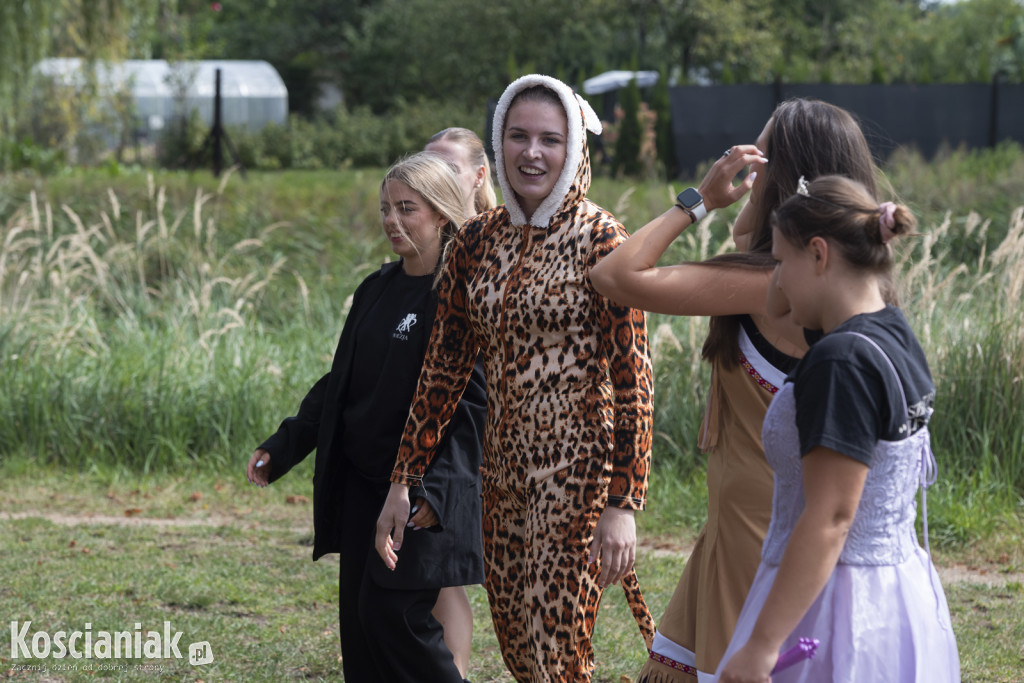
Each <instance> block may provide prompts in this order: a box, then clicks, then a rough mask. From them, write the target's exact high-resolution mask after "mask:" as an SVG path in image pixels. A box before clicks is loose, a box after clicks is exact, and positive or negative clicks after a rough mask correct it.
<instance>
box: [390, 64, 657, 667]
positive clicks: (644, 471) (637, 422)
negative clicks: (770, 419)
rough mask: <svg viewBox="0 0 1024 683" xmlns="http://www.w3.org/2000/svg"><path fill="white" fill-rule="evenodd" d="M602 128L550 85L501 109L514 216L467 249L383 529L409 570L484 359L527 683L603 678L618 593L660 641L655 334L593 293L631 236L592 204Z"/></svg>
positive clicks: (472, 239) (501, 578)
mask: <svg viewBox="0 0 1024 683" xmlns="http://www.w3.org/2000/svg"><path fill="white" fill-rule="evenodd" d="M588 129H589V130H591V131H593V132H595V133H599V132H600V130H601V129H600V122H599V121H598V119H597V116H596V115H595V114H594V112H593V110H592V109H591V108H590V107H589V105H587V104H586V103H585V101H583V100H582V99H581V98H579V97H578V96H577V95H576V94H575V93H573V91H572V90H571V89H570V88H569V87H568V86H566V85H565V84H563V83H561V82H560V81H558V80H556V79H553V78H550V77H548V76H540V75H531V76H524V77H522V78H520V79H518V80H516V81H515V82H513V83H512V84H511V85H509V87H508V88H507V89H506V90H505V93H504V94H503V95H502V97H501V99H500V100H499V102H498V106H497V108H496V110H495V115H494V129H493V130H494V134H493V135H494V138H493V142H494V149H495V154H496V162H495V166H496V168H497V173H498V180H499V183H500V185H501V189H502V195H503V196H504V198H505V204H504V205H503V206H499V207H497V208H495V209H493V210H491V211H489V212H486V213H483V214H481V215H478V216H477V217H475V218H474V219H471V220H470V221H468V222H467V223H466V225H465V226H464V227H463V230H462V231H461V233H460V234H459V235H458V237H456V240H455V244H454V245H453V247H452V252H451V256H450V258H449V260H448V261H447V268H446V271H445V273H444V276H443V280H442V282H441V285H440V294H439V296H440V304H439V307H438V313H437V318H436V322H435V325H434V329H433V334H432V336H431V342H430V350H429V351H428V353H427V357H426V359H425V361H424V366H423V372H422V374H421V375H420V381H419V386H418V388H417V390H416V396H415V398H414V400H413V403H412V408H411V411H410V416H409V421H408V423H407V424H406V430H405V435H404V437H403V439H402V445H401V447H400V449H399V453H398V460H397V462H396V465H395V469H394V472H393V473H392V476H391V481H392V482H393V483H392V486H391V492H390V493H389V496H388V500H387V502H386V503H385V506H384V509H383V511H382V512H381V517H380V521H379V522H378V525H377V551H378V552H379V553H380V554H381V556H382V557H383V558H384V560H385V562H386V563H388V564H389V566H395V563H396V562H398V559H399V557H400V552H399V550H400V547H401V542H402V536H403V529H404V527H405V524H406V520H407V519H408V515H409V499H408V490H409V487H410V486H411V485H415V483H416V482H417V481H419V479H420V477H422V476H423V473H424V472H425V471H426V468H427V466H428V465H429V464H430V463H431V461H432V460H433V459H434V458H435V456H438V457H440V454H439V453H436V452H435V446H436V444H437V443H438V441H439V439H440V438H441V435H442V434H443V432H444V430H445V428H446V426H447V423H448V420H449V418H450V416H451V414H452V409H453V408H454V407H455V405H456V404H457V402H458V399H459V396H460V395H461V393H462V390H463V387H464V386H465V382H466V378H467V377H468V375H469V371H470V369H471V367H472V363H473V359H474V358H476V357H477V354H478V352H479V353H481V354H482V357H483V359H484V365H485V374H486V377H487V387H488V388H487V426H486V429H485V434H484V456H483V457H484V462H483V467H482V474H483V509H484V520H483V529H484V560H485V584H486V587H487V594H488V597H489V600H490V604H491V616H492V620H493V623H494V627H495V631H496V632H497V636H498V641H499V643H500V645H501V650H502V656H503V657H504V660H505V664H506V666H507V667H508V669H509V671H511V672H512V674H513V675H514V676H515V678H516V679H517V680H518V681H573V682H577V681H589V680H590V679H591V676H592V674H593V670H594V654H593V648H592V645H591V637H592V635H593V630H594V621H595V618H596V616H597V607H598V604H599V602H600V599H601V594H602V591H603V589H604V588H605V587H607V586H609V585H612V584H614V583H618V582H620V581H621V582H622V583H623V585H624V587H625V589H626V593H627V598H628V600H629V602H630V605H631V607H632V609H633V612H634V615H635V616H636V617H637V621H638V623H640V625H641V631H642V632H643V633H644V636H645V638H646V639H647V640H648V644H649V643H650V638H651V637H653V624H652V620H651V617H650V614H649V612H648V611H647V608H646V606H644V604H643V598H642V596H641V595H640V591H639V586H638V584H637V582H636V575H635V573H634V572H633V561H634V557H635V545H636V527H635V523H634V519H633V512H634V511H635V510H640V509H643V507H644V504H645V498H646V490H647V476H648V470H649V467H650V449H651V432H652V387H653V378H652V370H651V362H650V356H649V353H648V347H647V329H646V323H645V320H644V314H643V313H642V312H641V311H639V310H636V309H632V308H627V307H623V306H618V305H615V304H613V303H611V302H610V301H609V300H608V299H606V298H605V297H603V296H601V295H600V294H598V293H597V292H596V291H595V290H594V289H593V287H592V286H591V284H590V280H589V272H590V269H591V268H592V267H593V266H594V265H595V264H596V263H597V262H598V261H600V260H601V259H602V258H603V257H604V256H605V255H607V254H608V253H609V252H610V251H611V250H612V249H613V248H614V247H615V246H616V245H618V244H619V243H621V242H622V241H623V240H624V239H626V237H627V233H626V231H625V229H624V228H623V227H622V225H621V224H620V223H619V222H618V221H616V220H615V218H614V217H613V216H612V215H611V214H609V213H608V212H607V211H605V210H603V209H601V208H600V207H598V206H597V205H595V204H594V203H592V202H591V201H589V200H588V199H587V198H586V192H587V190H588V189H589V187H590V160H589V155H588V152H587V142H586V131H587V130H588ZM392 534H393V536H392ZM439 560H443V558H439Z"/></svg>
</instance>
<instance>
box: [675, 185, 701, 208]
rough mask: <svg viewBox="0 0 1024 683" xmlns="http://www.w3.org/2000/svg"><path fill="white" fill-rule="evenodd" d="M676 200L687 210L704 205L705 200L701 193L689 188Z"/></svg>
mask: <svg viewBox="0 0 1024 683" xmlns="http://www.w3.org/2000/svg"><path fill="white" fill-rule="evenodd" d="M676 199H677V200H678V201H679V203H680V204H682V205H683V206H685V207H686V208H687V209H692V208H693V207H695V206H697V205H699V204H702V203H704V198H703V197H701V196H700V192H697V190H695V189H693V188H692V187H688V188H686V189H685V190H683V191H682V192H680V193H679V196H678V197H676Z"/></svg>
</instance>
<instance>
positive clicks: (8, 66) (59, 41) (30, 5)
mask: <svg viewBox="0 0 1024 683" xmlns="http://www.w3.org/2000/svg"><path fill="white" fill-rule="evenodd" d="M158 2H160V0H16V1H13V2H12V1H6V2H0V141H10V140H11V138H12V137H14V135H15V131H16V130H17V128H18V121H17V118H18V114H19V113H20V114H22V115H23V116H26V117H28V118H30V117H31V111H29V110H28V107H22V106H19V105H22V104H27V103H28V102H29V100H30V92H31V90H30V86H31V83H32V80H33V73H32V68H33V66H34V65H35V64H36V63H37V62H38V61H39V60H40V59H42V58H43V57H47V56H75V57H82V56H84V57H85V58H86V59H87V60H89V61H94V60H97V59H119V58H122V57H124V56H127V55H129V53H130V51H131V49H132V41H133V40H135V39H138V40H139V41H140V42H141V43H145V38H147V37H148V36H149V35H150V31H151V27H152V21H153V18H154V16H155V14H154V13H155V9H156V7H157V4H158ZM84 104H85V105H86V106H88V102H85V103H84ZM13 148H14V146H13V144H10V143H8V144H0V168H7V167H8V166H9V163H10V159H11V155H12V154H13V151H12V150H13Z"/></svg>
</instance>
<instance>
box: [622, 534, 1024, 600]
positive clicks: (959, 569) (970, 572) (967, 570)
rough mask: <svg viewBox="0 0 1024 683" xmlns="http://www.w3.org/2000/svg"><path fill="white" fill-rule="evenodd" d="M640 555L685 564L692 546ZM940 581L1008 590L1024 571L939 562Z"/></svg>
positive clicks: (654, 543)
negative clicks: (668, 558)
mask: <svg viewBox="0 0 1024 683" xmlns="http://www.w3.org/2000/svg"><path fill="white" fill-rule="evenodd" d="M637 549H638V551H639V552H641V553H645V554H648V555H652V556H654V557H678V558H679V560H680V562H682V561H685V560H686V559H687V558H689V557H690V553H691V552H693V546H692V545H682V544H673V543H671V542H668V541H664V540H661V539H652V538H641V539H640V540H639V542H638V543H637ZM935 566H936V569H938V571H939V578H940V579H941V581H942V583H943V584H944V585H952V584H956V583H967V584H972V585H978V586H993V587H997V588H1005V587H1006V586H1007V585H1009V584H1014V583H1016V584H1020V585H1024V572H1019V571H1013V570H1009V569H1007V568H1006V565H1004V564H1000V563H998V562H992V563H987V564H974V563H971V564H946V565H941V564H938V563H936V565H935Z"/></svg>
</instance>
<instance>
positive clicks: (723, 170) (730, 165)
mask: <svg viewBox="0 0 1024 683" xmlns="http://www.w3.org/2000/svg"><path fill="white" fill-rule="evenodd" d="M766 163H768V160H767V159H766V158H765V157H764V154H763V153H762V152H761V151H760V150H759V149H758V148H757V147H755V146H754V145H735V146H733V147H730V148H729V154H724V155H722V156H721V157H719V158H718V160H717V161H715V163H714V165H713V166H712V167H711V168H710V169H708V172H707V174H706V175H705V176H704V180H702V181H701V183H700V187H699V188H698V190H699V191H700V195H701V196H702V197H703V198H704V206H705V207H706V208H707V210H708V211H712V210H714V209H721V208H722V207H725V206H729V205H730V204H732V203H734V202H736V201H737V200H739V199H740V198H741V197H742V196H743V195H745V194H746V193H747V192H749V191H750V188H751V187H753V186H754V178H756V177H757V169H758V168H761V167H762V166H764V164H766ZM748 165H749V166H750V172H749V173H747V175H746V177H745V178H743V180H742V182H740V184H739V185H733V184H732V181H733V178H735V177H736V175H737V174H738V173H739V172H740V170H742V169H743V167H744V166H748Z"/></svg>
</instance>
